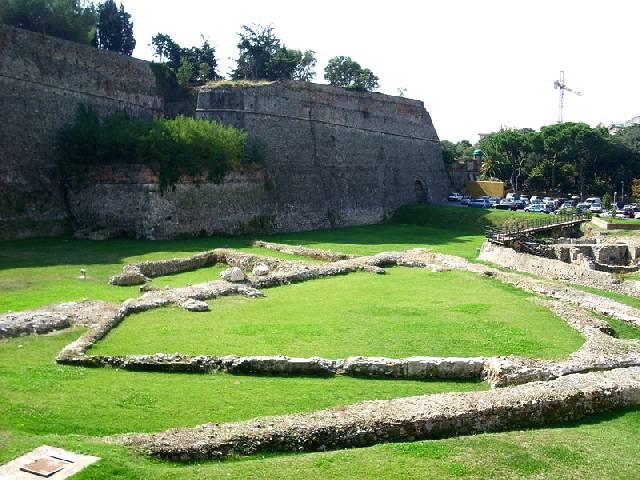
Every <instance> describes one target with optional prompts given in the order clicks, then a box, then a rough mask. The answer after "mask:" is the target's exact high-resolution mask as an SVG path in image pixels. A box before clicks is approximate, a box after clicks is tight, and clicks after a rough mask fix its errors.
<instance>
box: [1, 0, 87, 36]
mask: <svg viewBox="0 0 640 480" xmlns="http://www.w3.org/2000/svg"><path fill="white" fill-rule="evenodd" d="M0 23H5V24H7V25H12V26H14V27H19V28H24V29H26V30H31V31H34V32H40V33H44V34H46V35H52V36H54V37H59V38H63V39H65V40H71V41H74V42H78V43H86V44H92V43H94V41H95V35H96V11H95V9H94V7H93V5H92V3H91V2H88V1H85V0H0Z"/></svg>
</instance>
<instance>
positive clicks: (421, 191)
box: [414, 180, 429, 203]
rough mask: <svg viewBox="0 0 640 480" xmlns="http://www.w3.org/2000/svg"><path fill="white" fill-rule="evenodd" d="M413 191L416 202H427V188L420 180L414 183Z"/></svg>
mask: <svg viewBox="0 0 640 480" xmlns="http://www.w3.org/2000/svg"><path fill="white" fill-rule="evenodd" d="M414 189H415V192H416V202H418V203H423V202H428V201H429V195H428V194H427V188H426V187H425V185H424V183H423V182H422V180H416V181H415V183H414Z"/></svg>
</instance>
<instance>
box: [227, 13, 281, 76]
mask: <svg viewBox="0 0 640 480" xmlns="http://www.w3.org/2000/svg"><path fill="white" fill-rule="evenodd" d="M238 37H240V41H239V42H238V51H239V52H240V55H239V57H238V60H237V64H236V68H235V70H234V71H233V73H232V75H231V76H232V78H233V79H235V80H240V79H245V80H259V79H266V78H268V76H267V75H268V68H269V63H270V62H271V57H273V55H274V54H275V53H276V52H277V51H278V50H279V49H280V39H279V38H277V37H276V36H275V34H274V33H273V27H272V26H271V25H267V26H263V25H251V26H250V25H243V26H242V31H241V32H239V33H238Z"/></svg>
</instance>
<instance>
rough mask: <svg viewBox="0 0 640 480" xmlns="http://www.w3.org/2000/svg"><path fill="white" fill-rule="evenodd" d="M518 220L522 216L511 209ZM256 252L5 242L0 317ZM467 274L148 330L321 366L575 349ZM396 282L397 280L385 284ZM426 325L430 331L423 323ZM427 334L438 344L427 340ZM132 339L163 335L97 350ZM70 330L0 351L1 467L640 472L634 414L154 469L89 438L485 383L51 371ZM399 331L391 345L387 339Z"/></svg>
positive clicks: (380, 280) (469, 253)
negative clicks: (35, 463)
mask: <svg viewBox="0 0 640 480" xmlns="http://www.w3.org/2000/svg"><path fill="white" fill-rule="evenodd" d="M509 217H511V214H510V213H509V212H499V211H498V212H497V211H485V210H476V209H464V208H456V207H435V206H420V207H418V206H410V207H407V208H405V209H402V210H401V211H400V212H399V213H398V214H397V215H396V216H395V217H394V219H393V220H392V222H391V223H389V224H386V225H376V226H370V227H354V228H345V229H339V230H326V231H319V232H305V233H297V234H281V235H277V236H273V237H268V238H266V237H262V238H265V239H267V240H272V241H281V242H286V243H292V244H306V245H309V246H314V247H321V248H326V247H330V248H333V249H335V250H339V251H345V252H351V253H359V254H369V253H377V252H379V251H384V250H392V249H407V248H413V247H418V246H426V247H429V248H432V249H434V250H437V251H440V252H445V253H451V254H456V255H461V256H464V257H466V258H474V257H475V256H476V248H478V247H479V246H480V245H481V243H482V240H483V236H482V233H483V232H482V228H483V226H486V225H488V224H499V223H501V222H503V221H505V220H507V219H508V218H509ZM517 217H520V218H522V214H517ZM251 241H252V239H251V238H226V237H217V238H208V239H193V240H177V241H167V242H141V241H133V240H114V241H108V242H88V241H78V240H67V239H39V240H25V241H15V242H0V292H1V293H0V312H2V311H5V310H8V309H11V310H21V309H25V308H29V307H33V306H39V305H44V304H47V303H54V302H60V301H66V300H77V299H80V298H101V299H105V300H111V301H121V300H123V299H125V298H127V297H131V296H136V295H138V291H137V289H136V288H134V287H131V288H123V287H112V286H109V285H107V283H106V282H107V279H108V277H109V276H110V275H113V274H115V273H118V272H119V271H120V270H121V268H122V265H123V264H124V263H128V262H133V261H140V260H143V259H151V258H170V257H174V256H184V255H190V254H192V253H195V252H199V251H203V250H207V249H210V248H215V247H222V246H225V247H233V248H242V249H245V250H251V247H250V245H251ZM256 251H257V250H256ZM261 253H264V254H269V253H270V254H276V253H273V252H266V251H261ZM276 255H277V254H276ZM285 257H287V256H285ZM287 258H292V257H287ZM82 267H85V268H87V270H88V274H89V279H88V280H87V281H82V280H79V279H78V278H76V277H77V276H78V275H79V269H80V268H82ZM218 272H219V267H213V268H209V269H202V270H198V271H194V272H187V273H183V274H178V275H173V276H167V277H162V278H158V279H155V280H154V283H155V284H156V285H158V286H161V287H162V286H165V285H169V286H180V285H184V284H186V283H196V282H200V281H205V280H209V279H211V278H217V276H218ZM467 275H468V274H464V273H461V272H451V273H440V274H431V273H429V272H424V271H419V270H406V269H399V268H398V269H391V271H390V273H389V275H388V276H387V277H382V276H374V275H368V274H355V275H349V276H343V277H339V278H331V279H326V280H318V281H313V282H308V283H305V284H300V285H292V286H287V287H282V288H274V289H269V290H267V294H268V297H267V298H265V299H260V300H248V299H237V298H228V299H219V300H215V301H213V302H212V305H213V312H212V313H210V314H202V316H198V315H197V314H186V313H184V312H182V311H177V310H171V309H168V310H164V311H158V312H157V313H159V314H160V315H159V316H158V317H154V318H148V319H147V320H148V321H149V322H151V324H150V325H149V326H152V325H155V324H157V325H159V327H160V328H170V329H173V328H176V329H177V330H176V333H175V335H183V334H185V332H187V331H190V330H191V331H193V330H192V329H193V328H194V326H197V327H198V328H200V329H201V330H202V331H206V333H205V334H202V335H200V336H198V338H197V340H196V341H195V342H194V343H192V344H191V346H190V348H193V349H194V350H193V351H194V353H202V352H201V351H200V349H201V348H203V347H204V346H206V345H209V346H211V347H212V348H215V349H218V347H222V346H225V347H226V348H231V345H230V344H228V343H227V341H230V340H231V338H232V337H233V338H235V340H234V341H237V342H238V343H237V346H244V347H245V348H247V350H251V353H258V352H254V351H253V350H254V349H257V348H258V347H261V348H262V347H263V346H265V347H266V345H267V344H269V345H271V347H272V348H274V351H275V350H276V349H283V350H287V351H286V352H285V353H289V354H296V353H305V352H313V354H318V353H320V351H322V349H324V352H325V353H327V354H329V353H336V354H338V353H346V352H351V351H352V350H355V349H356V347H357V348H358V349H362V350H361V351H358V352H355V353H367V352H383V353H386V354H394V353H397V354H403V353H406V354H409V352H412V351H416V352H420V353H431V354H438V352H440V354H445V353H444V352H464V351H467V352H469V353H470V352H472V351H473V352H475V351H481V350H482V349H487V351H489V350H490V349H496V350H498V349H501V350H503V351H504V353H508V352H511V351H517V349H521V350H522V351H523V352H526V351H530V352H531V351H534V350H535V349H539V350H540V351H538V354H537V355H536V356H545V355H549V356H555V355H560V352H562V351H566V352H568V351H571V350H573V349H574V346H575V345H574V344H575V342H577V340H576V337H575V333H573V332H572V331H567V330H566V329H567V328H568V327H566V325H564V323H562V322H560V321H559V320H557V319H554V318H552V316H551V315H550V313H549V312H548V311H546V310H544V309H541V308H540V307H539V306H536V305H535V304H533V303H531V302H529V301H528V300H527V295H526V294H524V293H523V292H520V291H514V290H513V289H512V288H510V287H505V286H501V285H500V284H498V283H497V282H495V280H492V279H483V278H478V277H475V276H474V277H473V279H472V280H471V279H469V280H467ZM393 279H396V280H398V282H397V283H396V282H390V280H393ZM597 293H602V292H597ZM314 295H315V296H314ZM310 297H312V298H310ZM627 298H629V299H630V297H627ZM630 300H634V301H638V299H630ZM437 302H441V303H437ZM487 305H488V306H487ZM345 306H346V307H348V308H347V309H346V312H345V308H344V307H345ZM336 307H341V308H340V309H338V308H336ZM487 309H489V310H487ZM491 310H493V311H494V314H493V315H492V314H490V311H491ZM502 310H505V311H508V312H510V314H509V315H506V314H505V315H504V316H502V317H501V316H500V315H501V314H496V312H498V311H502ZM161 312H162V313H161ZM340 312H344V313H342V314H341V313H340ZM434 312H439V313H438V315H435V314H434ZM154 313H155V312H154ZM221 314H222V315H221ZM162 315H166V317H165V318H162ZM341 315H342V316H341ZM182 316H184V317H182ZM140 318H144V317H140ZM187 318H188V321H186V319H187ZM425 318H426V319H428V320H429V321H431V322H435V323H434V324H433V325H429V322H425V321H424V319H425ZM527 319H528V320H527ZM447 321H448V322H451V323H455V327H454V326H452V325H447ZM518 322H520V323H518ZM261 323H265V324H269V325H270V326H272V327H273V330H271V329H265V328H263V325H261ZM436 324H438V325H440V330H442V332H440V331H437V329H436V328H435V327H434V325H436ZM489 326H499V327H500V331H502V334H498V336H497V337H495V338H493V337H491V335H494V333H492V332H493V331H492V330H490V329H489V328H488V327H489ZM429 327H432V330H430V329H429ZM456 327H457V328H456ZM485 327H486V328H485ZM129 328H132V329H138V331H139V334H140V335H147V334H149V335H151V334H153V335H156V334H157V333H158V332H157V331H156V329H149V328H147V329H146V330H145V326H144V325H142V322H139V321H138V320H137V319H136V318H135V317H133V318H131V319H127V320H126V321H125V322H124V323H123V324H122V325H121V327H120V328H118V329H116V330H115V331H114V332H113V336H111V335H110V336H108V337H107V339H105V343H104V344H101V345H99V347H98V348H106V347H108V346H109V344H110V342H112V341H113V340H114V339H116V340H117V338H116V335H120V334H121V333H120V332H125V333H126V331H127V329H129ZM207 329H208V331H207ZM229 329H230V330H229ZM234 329H235V330H234ZM318 329H319V330H318ZM230 331H232V333H233V335H231V333H229V332H230ZM362 331H365V333H364V334H363V333H361V332H362ZM217 332H220V334H221V335H222V334H224V336H225V341H224V345H223V344H222V343H221V342H220V340H219V339H215V338H214V337H215V335H216V334H217ZM335 332H338V335H336V336H335V337H334V341H333V342H329V341H328V338H329V337H328V335H330V334H333V333H335ZM78 335H80V332H79V331H75V332H65V333H62V334H59V335H51V336H41V337H23V338H18V339H12V340H4V341H0V463H4V462H5V461H8V460H10V459H12V458H15V457H16V456H18V455H20V454H23V453H25V452H27V451H29V450H31V449H33V448H35V447H37V446H40V445H42V444H47V445H54V446H58V447H63V448H68V449H71V450H74V451H78V452H84V453H88V454H93V455H98V456H100V457H102V460H101V461H100V462H98V463H97V464H95V465H93V466H91V467H89V468H87V469H86V470H85V471H83V472H82V473H80V474H79V475H77V476H75V477H74V479H76V478H77V479H78V480H82V479H85V480H86V479H91V480H95V479H98V480H99V479H114V478H117V479H131V480H133V479H136V480H137V479H149V480H151V479H153V480H156V479H161V480H165V479H180V480H182V479H186V480H190V479H194V480H195V479H202V478H211V479H214V478H231V479H247V478H259V479H281V478H282V479H304V480H315V479H327V478H331V479H369V478H381V479H398V478H403V479H404V478H407V479H418V478H458V477H465V478H470V479H485V478H510V479H513V478H532V479H533V478H536V479H540V478H553V479H557V478H567V479H574V478H585V479H587V478H588V479H591V478H624V479H626V478H635V477H637V476H638V470H637V467H638V462H637V458H639V456H640V442H639V441H638V432H639V431H640V411H639V410H635V411H634V410H629V411H620V412H615V413H613V414H608V415H601V416H598V417H594V419H592V420H590V421H586V422H583V423H580V424H573V425H569V426H565V427H562V428H545V429H539V430H532V431H516V432H506V433H499V434H486V435H477V436H468V437H461V438H452V439H446V440H438V441H425V442H415V443H399V444H386V445H377V446H374V447H370V448H362V449H353V450H342V451H337V452H325V453H312V454H297V455H295V454H292V455H269V456H256V457H252V458H248V459H242V460H231V461H227V462H223V463H218V462H201V463H193V464H186V465H183V464H174V463H170V462H163V461H159V460H156V459H152V458H148V457H145V456H142V455H139V454H137V453H135V452H133V451H130V450H128V449H126V448H124V447H119V446H116V445H109V444H104V443H101V442H99V440H98V439H97V438H95V436H101V435H112V434H118V433H123V432H127V431H138V432H143V431H159V430H163V429H166V428H169V427H177V426H193V425H196V424H199V423H203V422H208V421H214V422H226V421H235V420H245V419H248V418H253V417H256V416H261V415H274V414H286V413H291V412H300V411H312V410H316V409H320V408H325V407H331V406H337V405H345V404H350V403H354V402H357V401H359V400H364V399H377V398H379V399H383V398H395V397H402V396H409V395H419V394H428V393H436V392H442V391H470V390H478V389H484V388H486V385H485V384H482V383H478V382H437V381H433V382H431V381H428V382H418V381H402V380H401V381H389V380H371V379H356V378H348V377H338V378H327V379H322V378H269V377H250V376H231V375H196V374H193V375H181V374H162V373H142V372H128V371H118V370H116V369H85V368H77V367H71V366H62V365H57V364H55V362H54V360H53V359H54V358H55V355H56V353H57V352H58V351H59V350H60V349H61V348H62V347H63V346H64V345H66V344H67V343H69V342H71V341H72V340H73V339H75V338H77V336H78ZM365 335H366V337H365ZM621 335H622V334H621ZM134 336H135V334H133V333H132V337H134ZM396 336H397V337H399V338H400V339H401V340H396V339H395V337H396ZM160 337H162V336H161V335H160V336H158V337H157V338H156V339H153V338H146V339H144V338H142V339H140V338H139V339H135V338H132V339H131V340H132V342H134V343H135V342H139V343H138V345H141V344H144V343H145V341H146V342H148V344H149V345H151V342H156V341H157V342H160V343H159V345H160V344H162V345H163V346H165V345H167V343H166V342H167V341H173V339H171V338H169V337H167V336H166V335H165V336H164V337H162V338H160ZM302 337H307V341H306V342H304V341H302ZM553 337H558V338H553ZM261 339H263V340H261ZM122 340H123V339H122ZM260 341H262V344H261V343H260ZM216 342H218V343H216ZM125 343H126V342H125ZM134 343H132V344H131V345H134ZM332 343H334V344H332ZM458 344H459V345H458ZM278 345H279V346H278ZM182 347H189V345H188V344H187V343H181V345H179V348H178V345H176V348H175V349H176V350H180V351H183V350H184V349H183V348H182ZM249 347H251V348H249ZM136 348H137V347H136ZM207 348H208V347H207ZM294 348H295V350H294ZM332 349H333V350H332ZM465 349H466V350H465ZM96 350H97V349H96ZM425 350H428V352H426V351H425ZM545 351H546V352H547V353H545ZM215 353H220V352H215ZM236 353H237V352H236ZM259 353H264V352H259ZM328 356H329V355H328ZM331 356H342V355H331Z"/></svg>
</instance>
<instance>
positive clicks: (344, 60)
mask: <svg viewBox="0 0 640 480" xmlns="http://www.w3.org/2000/svg"><path fill="white" fill-rule="evenodd" d="M151 45H152V47H153V50H154V56H155V57H156V58H158V59H159V61H160V63H162V64H163V65H165V66H166V67H167V68H168V69H169V70H170V71H171V72H173V73H174V74H175V77H176V79H177V81H178V83H179V84H180V85H189V84H191V85H194V84H199V83H204V82H206V81H209V80H221V79H223V78H224V77H223V76H222V75H221V74H220V72H219V69H218V62H217V58H216V52H215V49H214V48H213V47H212V46H211V44H210V43H209V41H208V40H207V39H206V38H205V37H204V36H202V46H199V47H195V46H194V47H189V48H184V47H182V46H180V45H179V44H178V43H177V42H175V41H174V40H173V39H172V38H171V36H169V35H168V34H166V33H158V34H157V35H154V36H153V38H152V39H151ZM237 48H238V57H237V59H236V62H235V67H234V68H233V70H232V71H231V73H230V78H231V79H232V80H302V81H306V82H308V81H311V80H313V79H314V77H315V76H316V71H315V69H316V66H317V59H316V56H315V52H314V51H313V50H310V49H307V50H298V49H295V48H289V47H287V45H286V44H285V43H284V42H283V41H282V40H281V39H280V38H278V37H277V36H276V34H275V31H274V28H273V26H271V25H266V26H265V25H260V24H253V25H242V27H241V30H240V32H238V44H237ZM324 79H325V80H326V81H327V82H329V84H330V85H334V86H337V87H343V88H346V89H349V90H355V91H373V90H375V89H377V88H378V87H379V84H378V80H379V79H378V77H377V76H376V75H375V74H374V73H373V72H372V71H371V70H370V69H368V68H363V67H362V66H361V65H360V64H359V63H358V62H356V61H355V60H353V59H352V58H351V57H346V56H338V57H334V58H332V59H331V60H329V62H328V63H327V66H326V67H325V69H324Z"/></svg>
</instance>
